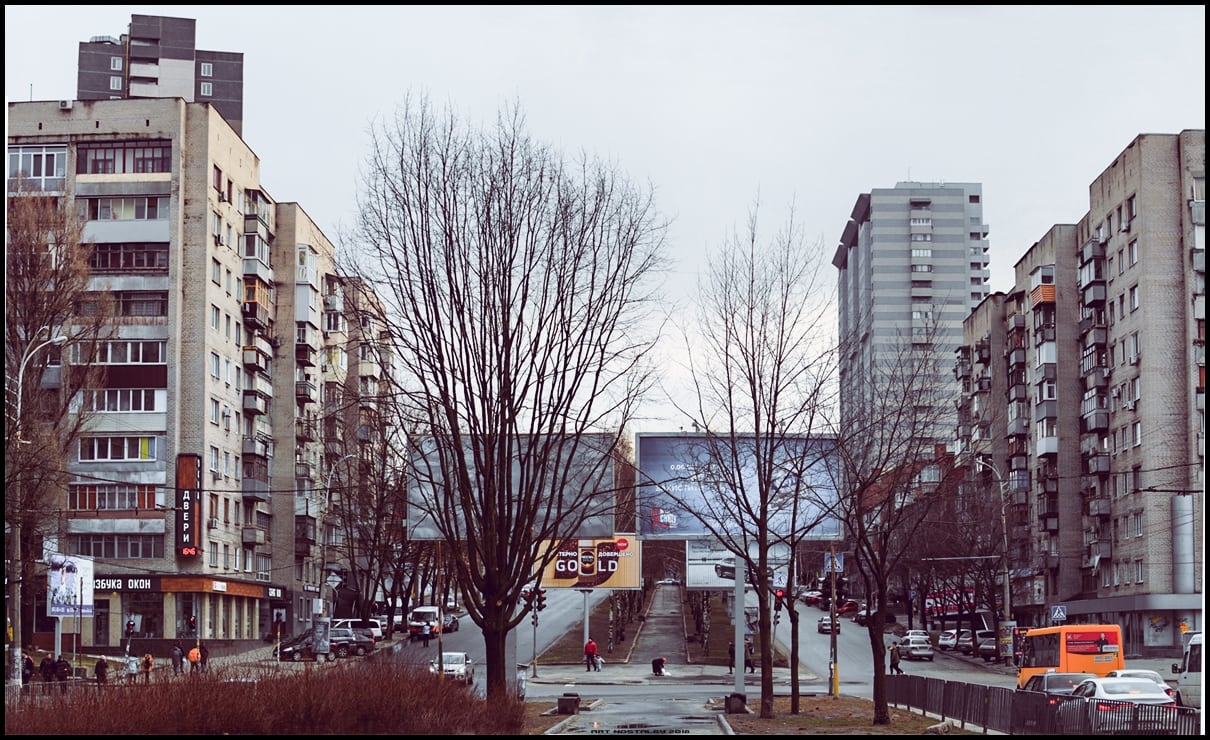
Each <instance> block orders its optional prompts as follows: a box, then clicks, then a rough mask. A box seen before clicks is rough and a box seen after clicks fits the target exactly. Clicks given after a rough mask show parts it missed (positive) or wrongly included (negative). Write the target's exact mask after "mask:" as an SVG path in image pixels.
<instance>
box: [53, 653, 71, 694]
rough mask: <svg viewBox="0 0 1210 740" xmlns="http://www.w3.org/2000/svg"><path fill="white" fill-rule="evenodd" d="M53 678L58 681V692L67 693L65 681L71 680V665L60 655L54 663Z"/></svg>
mask: <svg viewBox="0 0 1210 740" xmlns="http://www.w3.org/2000/svg"><path fill="white" fill-rule="evenodd" d="M55 678H57V679H59V691H60V692H61V693H64V694H66V693H67V679H69V678H71V663H69V662H67V658H64V657H63V656H62V655H60V656H59V659H58V660H56V661H55Z"/></svg>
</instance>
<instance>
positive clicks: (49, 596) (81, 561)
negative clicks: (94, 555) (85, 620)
mask: <svg viewBox="0 0 1210 740" xmlns="http://www.w3.org/2000/svg"><path fill="white" fill-rule="evenodd" d="M43 557H44V558H45V559H46V563H47V566H48V568H49V570H48V571H47V574H46V616H48V617H91V616H92V615H93V586H94V583H93V561H92V560H89V559H88V558H83V557H80V556H78V555H63V554H61V553H57V552H47V553H43Z"/></svg>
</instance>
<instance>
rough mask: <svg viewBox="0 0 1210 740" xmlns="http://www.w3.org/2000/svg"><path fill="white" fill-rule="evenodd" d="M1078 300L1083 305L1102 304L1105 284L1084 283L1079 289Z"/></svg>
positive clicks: (1103, 302)
mask: <svg viewBox="0 0 1210 740" xmlns="http://www.w3.org/2000/svg"><path fill="white" fill-rule="evenodd" d="M1080 302H1081V304H1082V305H1084V306H1089V307H1092V306H1103V305H1104V304H1105V285H1104V283H1091V284H1089V285H1085V286H1084V288H1083V289H1082V290H1081V291H1080Z"/></svg>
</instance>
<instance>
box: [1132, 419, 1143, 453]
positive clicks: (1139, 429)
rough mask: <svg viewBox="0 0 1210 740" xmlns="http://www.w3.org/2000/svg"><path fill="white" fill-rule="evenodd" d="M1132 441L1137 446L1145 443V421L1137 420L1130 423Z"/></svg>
mask: <svg viewBox="0 0 1210 740" xmlns="http://www.w3.org/2000/svg"><path fill="white" fill-rule="evenodd" d="M1130 437H1131V439H1130V441H1131V444H1132V445H1134V446H1135V447H1138V446H1139V445H1141V444H1143V422H1141V421H1136V422H1134V423H1133V424H1131V425H1130Z"/></svg>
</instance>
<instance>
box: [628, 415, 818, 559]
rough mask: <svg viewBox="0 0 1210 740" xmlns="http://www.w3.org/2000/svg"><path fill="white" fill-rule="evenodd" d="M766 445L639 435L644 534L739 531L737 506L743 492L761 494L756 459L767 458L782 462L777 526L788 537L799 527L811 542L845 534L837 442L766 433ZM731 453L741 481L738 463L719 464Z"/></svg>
mask: <svg viewBox="0 0 1210 740" xmlns="http://www.w3.org/2000/svg"><path fill="white" fill-rule="evenodd" d="M759 443H760V444H761V446H762V447H763V448H764V449H763V450H760V452H762V453H763V454H761V455H758V454H757V452H758V450H757V446H756V445H757V444H758V443H757V441H756V440H755V438H753V437H740V438H738V439H737V440H736V443H735V444H734V449H731V448H732V445H731V440H730V439H729V438H720V437H711V436H709V435H706V434H682V433H649V434H644V433H640V434H637V435H635V457H636V464H637V466H638V480H637V485H638V489H639V491H638V507H639V534H640V536H642V537H644V538H665V539H688V538H693V537H714V536H715V532H717V531H723V532H729V533H737V532H738V530H739V527H738V525H737V524H736V522H738V521H740V518H741V516H742V514H741V513H740V512H739V511H738V509H737V507H736V506H735V503H736V496H737V494H736V491H737V490H739V491H744V492H746V493H744V495H747V496H749V497H755V496H757V493H756V491H757V476H756V464H757V462H758V461H759V460H760V459H761V458H762V457H763V458H765V459H769V458H771V459H772V460H773V461H774V465H775V471H774V475H773V481H772V486H773V490H771V491H770V492H769V496H768V498H769V500H770V501H771V502H772V509H771V511H770V517H769V530H770V531H771V532H775V533H776V534H778V535H782V536H784V535H787V534H789V533H790V532H791V531H795V532H796V533H797V534H798V535H799V536H800V537H802V539H804V540H807V541H813V540H819V541H834V540H838V539H841V524H840V519H839V518H838V517H836V516H835V515H834V514H833V513H832V512H833V511H835V505H836V502H837V495H836V487H835V484H834V483H833V482H832V478H831V475H830V470H829V469H830V468H831V469H834V465H833V459H832V458H834V456H835V450H834V445H835V440H834V439H832V438H830V437H813V436H797V437H780V438H776V439H768V438H763V439H761V440H760V442H759ZM724 456H725V457H726V458H727V459H729V460H738V461H739V463H738V467H739V469H740V470H742V471H743V472H742V473H741V479H740V480H735V479H734V478H735V473H734V472H732V470H733V468H735V467H736V465H734V464H731V463H729V464H728V466H727V469H726V470H719V469H718V468H717V466H716V465H714V464H713V463H712V461H713V460H716V459H722V458H723V457H724ZM752 500H753V501H755V500H756V499H755V498H753V499H752ZM795 502H796V503H797V509H795V508H794V506H793V504H794V503H795ZM792 519H796V520H797V524H796V525H795V522H794V521H792ZM707 523H709V524H710V525H711V526H712V527H714V528H715V532H712V531H711V529H710V528H709V527H707V526H706V524H707Z"/></svg>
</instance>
